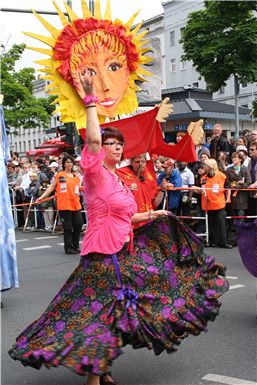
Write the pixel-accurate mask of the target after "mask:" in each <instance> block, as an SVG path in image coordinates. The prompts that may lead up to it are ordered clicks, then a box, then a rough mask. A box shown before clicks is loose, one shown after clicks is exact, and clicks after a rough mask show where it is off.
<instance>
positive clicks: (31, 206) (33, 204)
mask: <svg viewBox="0 0 257 385" xmlns="http://www.w3.org/2000/svg"><path fill="white" fill-rule="evenodd" d="M191 190H193V191H198V192H200V193H201V194H203V196H204V200H205V203H206V201H207V193H206V190H212V188H206V187H198V186H193V187H173V188H170V189H167V190H166V191H165V196H164V202H163V209H165V207H166V204H167V199H168V192H170V191H184V192H189V191H191ZM221 190H222V191H226V190H231V191H232V190H233V191H238V192H239V191H247V192H248V193H250V192H253V191H256V195H257V188H240V189H238V188H234V187H231V188H222V189H221ZM9 191H10V197H11V201H12V211H13V217H14V225H15V227H18V212H19V211H22V212H24V211H25V218H24V219H25V223H24V226H23V231H26V228H27V224H28V219H29V215H30V213H31V210H33V211H34V223H35V227H36V226H37V212H38V211H41V212H42V211H44V212H48V211H49V212H50V211H51V212H53V213H54V220H53V228H52V231H51V232H52V234H54V233H55V230H56V227H57V224H58V218H59V213H58V210H57V209H54V208H51V209H42V208H41V209H38V208H37V205H38V204H41V203H43V202H47V201H50V200H53V199H55V198H56V195H53V196H51V197H48V198H45V199H42V200H40V201H39V202H38V201H37V200H36V199H35V198H34V197H33V196H32V197H31V199H30V202H27V203H17V204H16V194H15V190H14V189H12V188H9ZM256 200H257V198H256ZM206 206H207V205H206V204H205V207H206ZM24 209H25V210H24ZM81 212H82V213H85V214H86V210H85V208H84V209H83V210H81ZM203 212H204V216H185V215H179V216H178V218H180V219H182V220H183V219H190V220H198V221H199V220H200V221H205V229H206V230H205V232H203V233H199V234H198V233H197V235H198V236H200V237H204V238H205V241H206V243H208V242H209V226H208V211H207V210H203ZM256 218H257V216H256V215H243V216H242V215H240V216H236V215H233V216H227V217H226V219H256Z"/></svg>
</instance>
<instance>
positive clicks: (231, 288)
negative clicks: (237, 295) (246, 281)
mask: <svg viewBox="0 0 257 385" xmlns="http://www.w3.org/2000/svg"><path fill="white" fill-rule="evenodd" d="M240 287H245V285H240V284H238V285H231V286H229V290H233V289H239V288H240Z"/></svg>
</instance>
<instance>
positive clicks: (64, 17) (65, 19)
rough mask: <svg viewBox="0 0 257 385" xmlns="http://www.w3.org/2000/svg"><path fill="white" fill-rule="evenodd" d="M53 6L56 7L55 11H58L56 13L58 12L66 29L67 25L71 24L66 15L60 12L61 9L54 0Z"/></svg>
mask: <svg viewBox="0 0 257 385" xmlns="http://www.w3.org/2000/svg"><path fill="white" fill-rule="evenodd" d="M53 4H54V7H55V9H56V11H57V13H58V15H59V17H60V20H61V22H62V25H63V26H64V27H66V25H68V24H69V22H68V20H67V17H66V16H65V15H64V13H63V12H62V11H61V10H60V8H59V7H58V5H57V4H56V2H55V1H54V0H53Z"/></svg>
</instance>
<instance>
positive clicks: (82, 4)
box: [81, 0, 92, 19]
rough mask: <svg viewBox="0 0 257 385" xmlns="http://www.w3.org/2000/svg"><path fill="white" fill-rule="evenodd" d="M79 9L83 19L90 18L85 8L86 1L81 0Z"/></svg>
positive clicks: (88, 11)
mask: <svg viewBox="0 0 257 385" xmlns="http://www.w3.org/2000/svg"><path fill="white" fill-rule="evenodd" d="M81 9H82V14H83V19H87V18H88V17H90V16H92V15H91V12H90V10H89V8H88V6H87V3H86V0H81Z"/></svg>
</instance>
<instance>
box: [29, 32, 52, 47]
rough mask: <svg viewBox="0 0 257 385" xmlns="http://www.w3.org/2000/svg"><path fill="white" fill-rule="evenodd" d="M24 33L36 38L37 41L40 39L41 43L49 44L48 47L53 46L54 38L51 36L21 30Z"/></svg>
mask: <svg viewBox="0 0 257 385" xmlns="http://www.w3.org/2000/svg"><path fill="white" fill-rule="evenodd" d="M23 33H24V35H27V36H30V37H33V39H37V40H39V41H42V43H45V44H47V45H49V46H50V47H54V46H55V39H54V38H53V37H48V36H42V35H38V34H37V33H31V32H23Z"/></svg>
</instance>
